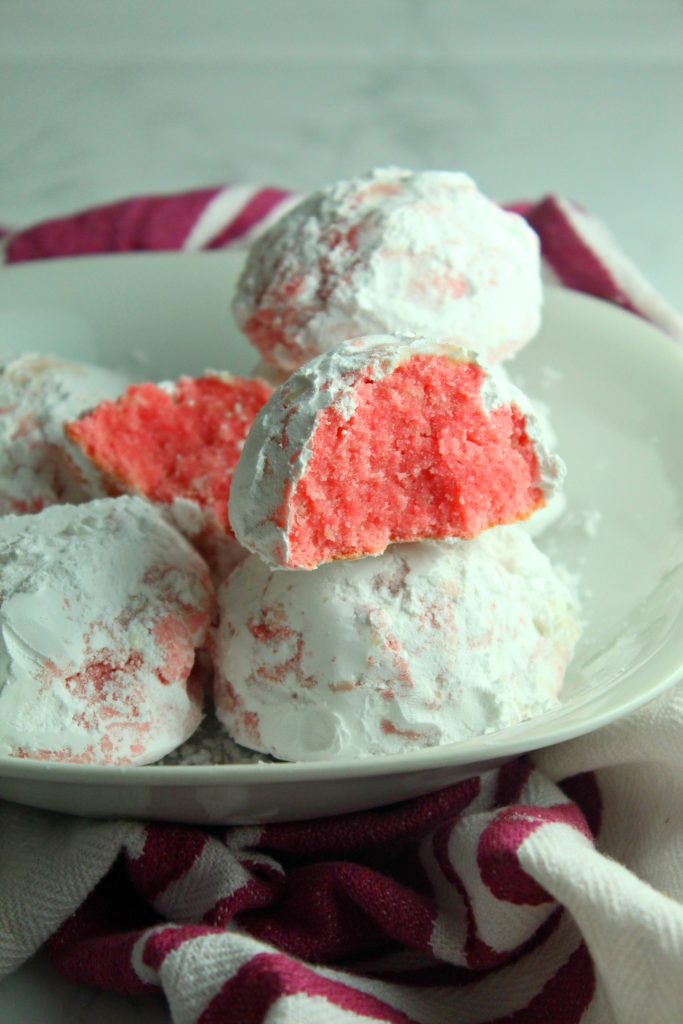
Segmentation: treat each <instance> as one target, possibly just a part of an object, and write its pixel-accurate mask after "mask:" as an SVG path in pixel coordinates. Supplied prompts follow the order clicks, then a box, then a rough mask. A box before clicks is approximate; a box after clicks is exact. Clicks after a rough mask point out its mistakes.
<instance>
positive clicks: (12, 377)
mask: <svg viewBox="0 0 683 1024" xmlns="http://www.w3.org/2000/svg"><path fill="white" fill-rule="evenodd" d="M127 384H128V380H127V378H126V377H124V376H123V374H120V373H117V372H115V371H113V370H106V369H104V368H102V367H97V366H88V365H86V364H84V363H69V362H65V361H63V360H61V359H58V358H56V357H54V356H37V355H26V356H22V357H21V358H20V359H16V360H14V361H13V362H10V363H7V364H5V365H4V366H3V367H2V370H1V371H0V515H9V514H15V515H20V514H23V513H26V512H39V511H40V510H41V509H42V508H45V507H46V506H48V505H54V504H60V503H62V502H70V503H76V502H80V501H86V500H88V499H90V498H96V497H101V496H103V495H104V494H105V493H106V492H105V490H104V487H103V485H102V481H101V479H100V476H99V474H98V473H97V472H95V471H94V470H93V468H92V467H91V466H90V465H89V463H88V461H87V460H86V459H83V458H82V457H81V456H80V452H79V451H78V449H77V448H76V446H75V445H72V444H70V443H69V441H68V440H67V439H66V437H65V436H64V423H65V422H66V421H67V420H70V419H73V418H74V417H76V416H79V415H80V414H81V413H82V412H84V411H85V410H86V409H89V408H90V407H91V406H93V405H96V404H97V402H99V401H101V400H102V399H104V398H115V397H116V396H117V395H119V394H120V393H121V392H122V391H123V390H124V389H125V387H126V385H127Z"/></svg>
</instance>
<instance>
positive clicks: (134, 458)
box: [66, 376, 272, 535]
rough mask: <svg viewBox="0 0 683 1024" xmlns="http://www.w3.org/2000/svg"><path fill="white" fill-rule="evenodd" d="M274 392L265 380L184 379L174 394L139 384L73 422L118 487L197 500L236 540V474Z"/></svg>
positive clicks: (73, 430) (158, 497)
mask: <svg viewBox="0 0 683 1024" xmlns="http://www.w3.org/2000/svg"><path fill="white" fill-rule="evenodd" d="M271 393H272V388H271V387H270V386H269V385H268V384H266V383H265V382H264V381H261V380H242V379H240V378H239V377H233V378H232V379H230V380H223V379H221V378H220V377H215V376H206V377H199V378H192V377H181V379H180V380H179V381H178V383H177V385H176V386H175V388H174V390H173V392H168V391H166V390H165V389H164V388H160V387H158V386H157V385H155V384H136V385H133V386H132V387H130V388H128V390H127V391H126V392H125V394H123V395H122V396H121V398H119V399H117V400H116V401H114V402H102V403H101V404H100V405H98V406H97V407H96V408H95V409H94V410H93V411H92V412H90V413H88V414H87V415H86V416H83V417H82V418H81V419H80V420H77V421H75V422H74V423H70V424H68V425H67V428H66V431H67V434H68V436H69V437H70V438H71V439H72V440H73V441H75V442H76V443H77V444H79V445H80V446H81V448H82V449H83V450H84V452H85V453H86V455H88V456H89V457H90V458H91V459H92V460H93V462H94V463H95V464H96V465H98V466H99V467H100V469H102V470H103V471H104V473H105V474H106V476H107V477H108V478H109V480H110V481H111V482H112V484H113V485H114V486H115V487H118V488H120V489H121V490H130V489H133V490H136V491H138V492H139V493H141V494H143V495H144V496H145V497H146V498H149V499H150V500H151V501H158V502H171V501H173V499H174V498H190V499H192V500H193V501H196V502H197V503H198V504H199V505H201V506H202V507H204V508H209V509H211V510H213V512H214V514H215V516H216V519H217V521H218V522H219V523H220V525H221V526H222V527H223V528H224V529H225V531H226V532H227V533H229V534H230V535H232V530H231V528H230V524H229V521H228V498H229V495H230V485H231V483H232V474H233V471H234V469H235V466H236V465H237V460H238V459H239V456H240V453H241V451H242V446H243V444H244V439H245V437H246V436H247V433H248V431H249V428H250V427H251V424H252V423H253V421H254V417H255V416H256V414H257V412H258V411H259V409H260V408H261V406H262V405H264V404H265V402H267V401H268V399H269V397H270V395H271Z"/></svg>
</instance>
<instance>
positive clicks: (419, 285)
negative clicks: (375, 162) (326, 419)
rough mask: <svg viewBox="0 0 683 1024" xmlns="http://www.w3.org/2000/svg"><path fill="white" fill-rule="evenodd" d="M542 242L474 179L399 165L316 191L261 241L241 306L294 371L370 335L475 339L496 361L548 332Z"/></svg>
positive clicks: (272, 356)
mask: <svg viewBox="0 0 683 1024" xmlns="http://www.w3.org/2000/svg"><path fill="white" fill-rule="evenodd" d="M541 304H542V284H541V271H540V250H539V242H538V237H537V235H536V234H535V232H534V231H532V229H531V228H530V227H529V226H528V225H527V223H526V222H525V221H524V220H523V218H522V217H520V216H518V215H517V214H514V213H507V212H505V211H504V210H502V209H501V208H500V207H499V206H497V205H496V204H495V203H493V202H491V201H490V200H489V199H486V198H485V197H484V196H483V195H482V194H481V192H479V190H478V189H477V187H476V185H475V184H474V182H473V181H472V180H471V178H469V177H468V176H467V175H466V174H461V173H457V172H450V171H408V170H403V169H401V168H396V167H390V168H382V169H377V170H373V171H371V172H370V173H368V174H366V175H364V176H362V177H359V178H354V179H351V180H349V181H340V182H337V183H336V184H333V185H330V186H328V187H327V188H324V189H322V190H321V191H319V192H316V193H314V194H313V195H311V196H309V197H308V198H307V199H305V200H304V201H303V202H302V203H300V204H299V205H298V206H296V207H295V208H294V209H293V210H291V211H290V212H289V213H287V214H286V215H285V216H284V217H282V218H281V219H279V220H278V221H276V223H275V224H274V225H273V226H272V227H271V228H270V229H269V230H268V231H267V232H266V233H265V234H264V235H263V236H261V238H259V239H258V240H257V241H256V242H255V243H254V245H253V247H252V249H251V252H250V255H249V258H248V260H247V263H246V266H245V269H244V271H243V273H242V276H241V278H240V281H239V283H238V286H237V292H236V295H235V299H234V302H233V312H234V315H235V319H236V321H237V323H238V325H239V327H240V328H241V330H242V331H243V332H244V333H245V334H246V336H247V337H248V338H249V339H250V341H251V342H252V343H253V344H254V345H255V346H256V347H257V348H258V349H259V351H260V352H261V355H262V357H263V359H264V360H265V361H266V362H268V363H271V364H273V365H274V366H277V367H278V368H280V369H281V370H284V371H287V372H289V371H291V370H293V369H295V368H296V367H297V366H300V365H301V364H302V363H304V362H306V361H307V360H308V359H311V358H313V357H314V356H316V355H319V354H320V352H323V351H326V350H327V349H329V348H333V347H334V346H335V345H337V344H339V342H341V341H345V340H346V339H347V338H353V337H356V336H357V335H361V334H381V333H385V332H386V333H392V334H394V333H396V334H401V333H414V334H424V335H427V336H428V337H435V338H451V339H452V338H466V339H467V344H468V345H469V346H470V347H471V348H474V349H476V350H477V351H478V352H480V353H481V354H482V355H483V356H484V357H485V358H486V359H487V360H488V361H489V362H495V361H498V360H500V359H504V358H508V357H509V356H511V355H513V354H514V353H515V352H516V351H517V350H518V349H520V348H521V347H522V346H523V345H525V344H526V343H527V342H528V341H529V340H530V339H531V338H532V337H533V336H534V334H535V333H536V332H537V330H538V328H539V324H540V313H541Z"/></svg>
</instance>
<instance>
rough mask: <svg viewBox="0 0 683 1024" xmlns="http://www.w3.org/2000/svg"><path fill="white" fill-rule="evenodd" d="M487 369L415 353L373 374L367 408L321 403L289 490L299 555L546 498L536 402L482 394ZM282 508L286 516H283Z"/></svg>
mask: <svg viewBox="0 0 683 1024" xmlns="http://www.w3.org/2000/svg"><path fill="white" fill-rule="evenodd" d="M485 378H486V373H485V371H484V370H483V369H482V368H481V367H480V366H478V365H477V364H475V363H468V362H456V361H454V360H452V359H449V358H445V357H443V356H431V355H420V356H414V357H412V358H411V359H409V360H407V361H406V362H405V363H403V364H401V365H400V366H399V367H398V368H397V369H395V370H394V371H393V372H392V373H391V374H390V375H388V376H387V377H386V378H384V379H381V380H373V379H372V377H371V376H370V375H369V374H368V375H365V376H361V377H360V379H358V381H357V383H356V384H355V385H354V386H353V398H354V400H355V402H356V409H355V412H354V413H353V415H352V417H351V418H350V419H345V418H344V416H343V414H342V413H341V411H340V410H339V409H338V408H337V407H336V406H334V405H332V406H329V407H328V408H326V409H325V410H323V412H322V413H321V414H320V416H319V418H318V421H317V426H316V430H315V433H314V435H313V437H312V439H311V443H310V447H311V452H312V455H311V458H310V461H309V463H308V466H307V468H306V472H305V474H304V475H303V477H302V478H301V479H300V480H299V482H298V484H297V486H296V487H295V488H294V489H293V491H292V494H291V496H290V497H289V500H288V502H287V512H288V517H287V522H288V524H289V527H288V529H289V535H288V541H289V554H288V560H287V563H286V564H287V565H288V566H289V567H292V568H294V567H296V568H314V567H315V566H317V565H320V564H321V563H323V562H329V561H332V560H335V559H343V558H357V557H362V556H364V555H369V554H377V553H379V552H381V551H383V550H384V549H385V548H386V547H387V545H388V544H390V543H392V542H396V541H414V540H418V539H426V538H430V539H443V538H447V537H460V538H469V537H475V536H477V535H478V534H479V533H481V532H482V531H483V530H486V529H488V528H489V527H491V526H496V525H500V524H503V523H512V522H515V521H517V520H520V519H524V518H526V517H528V516H529V515H531V513H532V512H534V511H535V509H537V508H538V507H539V506H541V505H543V504H544V500H545V499H544V495H543V491H542V489H541V487H540V469H539V463H538V459H537V457H536V454H535V451H534V446H533V443H532V441H531V440H530V438H529V436H528V435H527V432H526V422H525V417H524V414H523V413H522V412H521V411H520V409H519V408H517V407H516V406H515V405H504V406H500V407H498V408H495V409H494V410H493V411H491V412H487V410H486V409H485V408H484V407H483V405H482V399H481V389H482V385H483V383H484V380H485ZM282 511H283V510H282V508H280V509H279V510H278V513H277V514H278V516H280V517H281V516H282Z"/></svg>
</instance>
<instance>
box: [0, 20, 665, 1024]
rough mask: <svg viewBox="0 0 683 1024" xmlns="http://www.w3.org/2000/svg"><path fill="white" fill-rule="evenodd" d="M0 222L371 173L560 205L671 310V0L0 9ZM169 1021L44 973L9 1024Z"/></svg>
mask: <svg viewBox="0 0 683 1024" xmlns="http://www.w3.org/2000/svg"><path fill="white" fill-rule="evenodd" d="M0 76H1V78H2V89H1V90H0V224H4V225H6V226H10V227H20V226H24V225H26V224H28V223H31V222H33V221H35V220H37V219H40V218H43V217H47V216H52V215H57V214H61V213H63V212H66V211H68V210H72V209H77V208H79V207H82V206H84V205H87V204H90V203H94V202H103V201H108V200H111V199H116V198H120V197H122V196H124V195H128V194H133V193H136V192H163V191H169V190H174V189H185V188H191V187H195V186H202V185H207V184H220V183H223V182H226V181H245V182H259V183H263V184H274V185H282V186H284V187H288V188H293V189H298V190H308V189H311V188H313V187H316V186H318V185H321V184H323V183H326V182H328V181H330V180H333V179H335V178H338V177H341V176H344V175H348V174H353V173H356V172H360V171H363V170H365V169H367V168H369V167H371V166H373V165H378V164H387V163H397V164H403V165H406V166H409V167H416V168H426V167H440V168H459V169H463V170H466V171H468V172H469V173H470V174H471V175H472V176H473V177H474V178H475V179H476V180H477V182H478V183H479V185H480V187H481V188H482V189H483V190H484V191H485V192H487V193H488V194H489V195H491V196H492V197H494V198H497V199H501V200H503V199H515V198H534V197H537V196H540V195H542V194H543V193H546V192H549V191H556V192H559V193H561V194H564V195H566V196H569V197H571V198H574V199H576V200H578V201H580V202H582V203H583V204H584V205H585V206H587V207H588V208H589V209H590V210H591V211H592V212H594V213H596V214H597V215H599V216H600V217H601V218H603V219H604V220H605V222H606V223H607V224H608V226H609V227H610V228H611V229H612V231H613V233H614V234H615V235H616V237H617V238H618V240H619V241H620V242H621V244H622V246H623V248H624V249H625V251H626V252H627V254H628V255H630V256H631V258H632V259H634V260H635V262H636V263H637V264H638V265H639V266H640V268H641V269H642V270H643V271H644V272H645V273H646V274H647V276H649V278H650V279H651V281H652V282H653V284H655V286H656V287H658V288H659V289H660V290H661V291H662V292H663V293H664V295H665V297H667V298H668V299H669V300H670V301H672V302H673V303H675V304H676V305H678V307H679V308H683V0H647V2H645V0H338V2H331V0H317V2H316V0H194V2H191V0H106V2H104V0H0ZM143 1019H144V1020H145V1022H147V1024H154V1022H155V1021H157V1020H164V1019H165V1015H164V1012H163V1010H162V1009H161V1006H160V1003H156V1002H154V1001H152V1002H150V1001H149V1000H147V999H141V1000H123V999H121V998H119V997H110V996H105V995H101V994H98V993H95V992H93V991H87V992H81V991H80V990H78V989H76V988H75V987H72V986H70V985H68V984H67V983H66V982H62V981H61V980H58V979H55V978H54V976H53V975H52V974H51V971H50V968H49V967H48V966H47V965H46V964H44V963H38V964H37V965H36V964H34V965H30V966H29V967H27V968H25V969H24V970H23V971H21V972H19V974H17V975H15V976H14V977H13V978H11V979H9V980H8V981H6V982H5V983H4V985H2V986H0V1020H2V1021H3V1024H27V1022H29V1021H31V1022H34V1021H38V1020H39V1021H40V1022H41V1024H53V1022H62V1021H64V1022H67V1021H68V1022H69V1024H86V1022H87V1024H89V1022H91V1021H93V1022H94V1021H97V1024H108V1022H110V1021H111V1022H114V1021H115V1022H116V1024H126V1022H129V1021H142V1020H143Z"/></svg>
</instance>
